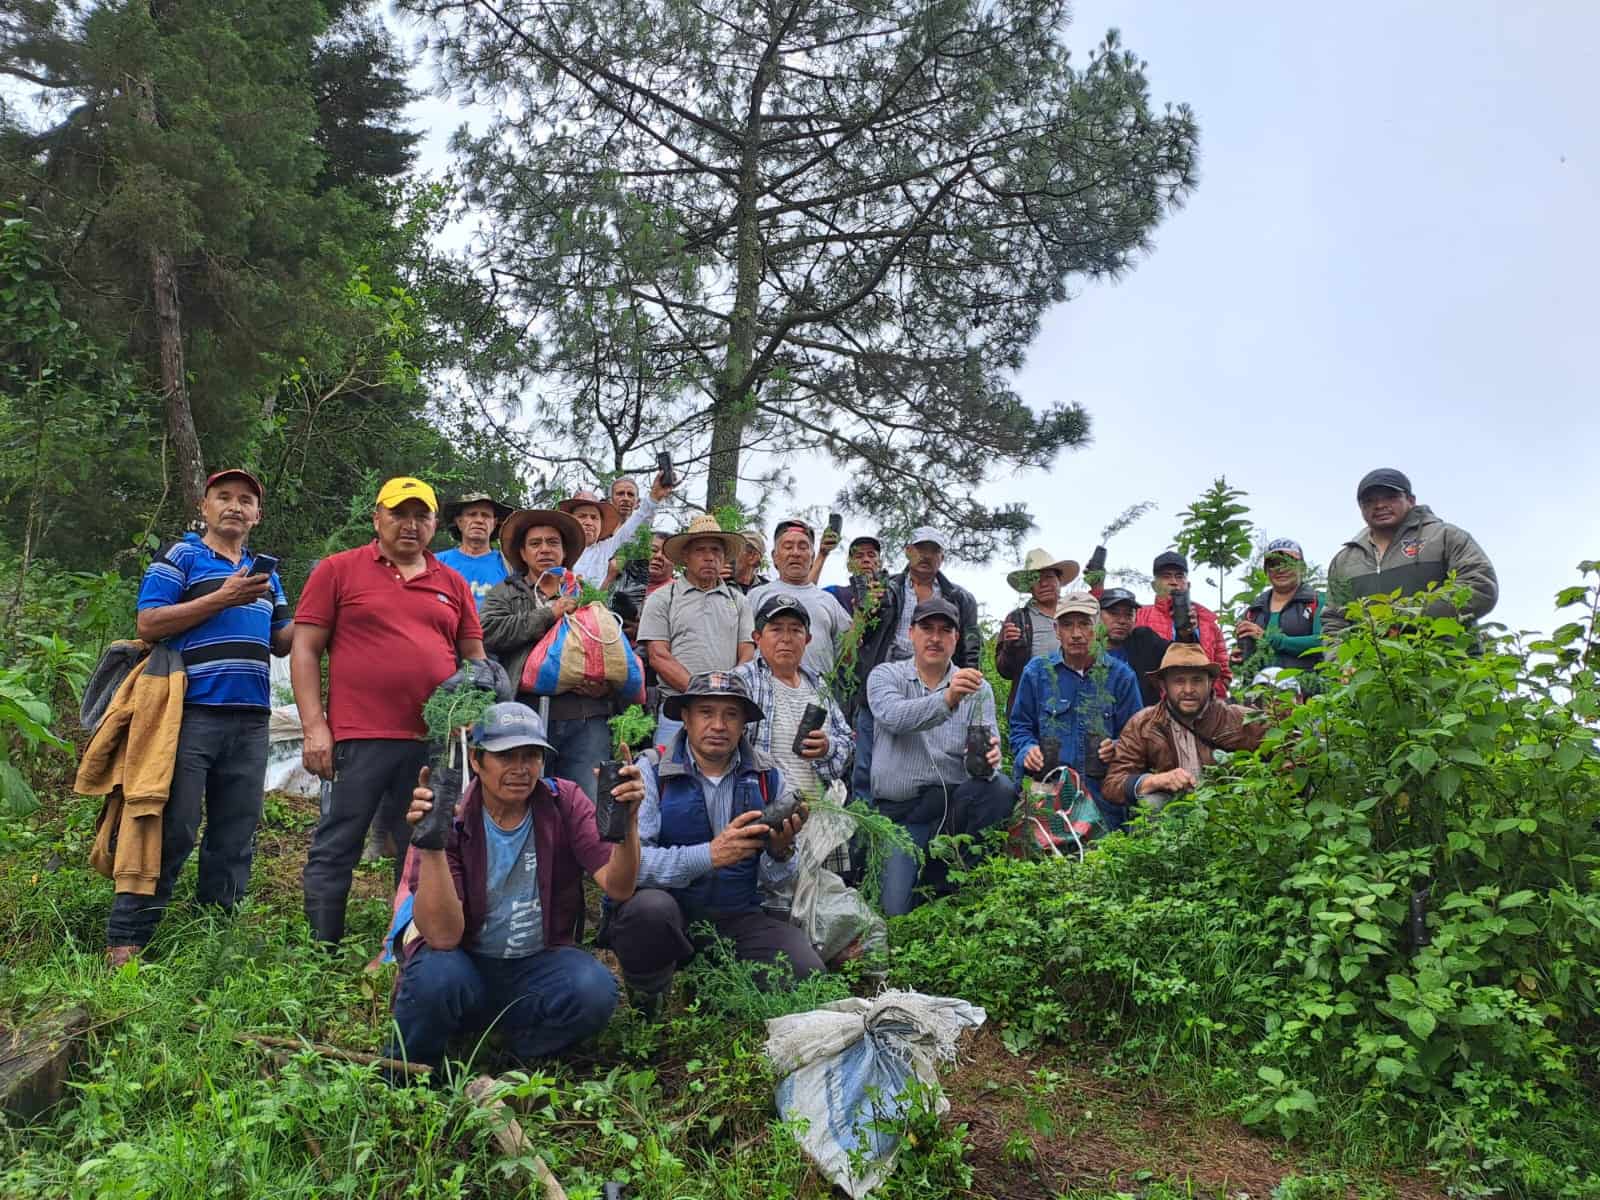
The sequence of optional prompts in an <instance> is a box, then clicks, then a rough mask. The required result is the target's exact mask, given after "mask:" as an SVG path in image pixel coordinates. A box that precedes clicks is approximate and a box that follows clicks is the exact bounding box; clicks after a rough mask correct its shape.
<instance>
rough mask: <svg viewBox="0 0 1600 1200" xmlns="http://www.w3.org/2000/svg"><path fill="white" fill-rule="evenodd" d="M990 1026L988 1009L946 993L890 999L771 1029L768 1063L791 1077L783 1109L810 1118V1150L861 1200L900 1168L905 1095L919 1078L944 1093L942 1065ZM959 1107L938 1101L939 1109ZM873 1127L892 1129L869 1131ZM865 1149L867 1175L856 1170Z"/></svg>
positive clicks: (777, 1021)
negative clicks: (967, 1037) (972, 1032)
mask: <svg viewBox="0 0 1600 1200" xmlns="http://www.w3.org/2000/svg"><path fill="white" fill-rule="evenodd" d="M986 1019H987V1014H986V1013H985V1012H984V1011H983V1009H981V1008H978V1007H976V1006H974V1005H971V1004H968V1003H967V1002H966V1001H965V1000H956V999H953V998H950V997H945V996H924V995H923V994H922V993H920V992H882V993H880V994H879V995H878V996H877V997H876V998H874V999H872V1000H863V999H860V998H859V997H853V998H851V999H849V1000H839V1001H836V1002H834V1003H833V1004H827V1005H824V1006H823V1007H822V1008H818V1009H813V1010H812V1011H811V1012H804V1013H796V1014H794V1015H792V1016H787V1017H776V1018H774V1019H773V1020H771V1021H768V1022H767V1045H766V1054H767V1059H768V1061H769V1062H771V1063H772V1065H773V1066H774V1067H775V1068H776V1069H777V1071H778V1073H779V1074H780V1075H782V1076H783V1080H782V1082H780V1083H779V1084H778V1094H777V1100H778V1112H779V1114H781V1115H782V1117H783V1119H784V1120H786V1121H788V1120H793V1119H795V1118H797V1117H803V1118H804V1119H805V1120H806V1123H807V1129H806V1133H805V1136H804V1137H803V1138H802V1139H801V1145H803V1146H804V1147H805V1151H806V1153H807V1154H809V1155H810V1156H811V1158H812V1160H813V1161H815V1162H816V1164H817V1166H818V1167H820V1168H821V1169H822V1172H823V1174H825V1175H826V1176H827V1177H828V1178H829V1179H831V1180H832V1181H833V1182H834V1183H835V1184H837V1185H838V1186H839V1187H840V1188H842V1189H843V1190H844V1191H845V1192H846V1193H847V1194H848V1195H850V1196H851V1197H852V1200H861V1197H863V1196H865V1195H867V1194H868V1193H869V1192H871V1191H872V1189H873V1188H875V1187H877V1186H878V1185H879V1184H880V1183H882V1182H883V1181H884V1180H885V1179H887V1178H888V1177H889V1173H890V1172H891V1171H892V1170H894V1156H895V1154H896V1152H897V1151H898V1150H899V1148H900V1137H899V1135H898V1134H896V1133H894V1132H893V1131H892V1127H893V1125H894V1124H896V1123H897V1122H898V1119H899V1118H900V1117H901V1116H902V1115H903V1114H904V1111H905V1104H904V1103H903V1102H902V1101H900V1100H898V1099H897V1097H899V1096H900V1095H901V1093H902V1092H904V1091H905V1088H906V1084H907V1083H908V1082H909V1081H910V1080H911V1079H913V1078H915V1079H918V1080H920V1081H921V1082H923V1083H925V1084H928V1085H931V1086H935V1087H937V1086H938V1073H937V1066H938V1064H939V1063H941V1062H949V1061H951V1060H953V1059H954V1058H955V1056H956V1042H957V1041H958V1040H959V1039H960V1037H961V1034H962V1033H963V1032H964V1031H965V1030H968V1029H976V1028H977V1027H978V1026H979V1025H982V1024H983V1022H984V1021H985V1020H986ZM949 1107H950V1102H949V1101H948V1100H946V1099H945V1098H944V1096H943V1095H940V1096H939V1100H938V1109H939V1111H940V1112H941V1113H943V1112H946V1111H948V1109H949ZM874 1122H880V1123H882V1124H884V1125H885V1126H887V1127H888V1128H885V1129H872V1128H869V1126H870V1125H872V1124H873V1123H874ZM853 1150H860V1152H861V1160H862V1163H863V1169H864V1174H862V1175H855V1174H853V1173H852V1172H851V1169H850V1154H851V1151H853Z"/></svg>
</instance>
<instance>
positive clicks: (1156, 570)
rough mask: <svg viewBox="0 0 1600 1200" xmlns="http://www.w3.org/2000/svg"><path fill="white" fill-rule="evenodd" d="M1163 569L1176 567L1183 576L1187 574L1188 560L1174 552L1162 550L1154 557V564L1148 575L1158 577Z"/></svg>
mask: <svg viewBox="0 0 1600 1200" xmlns="http://www.w3.org/2000/svg"><path fill="white" fill-rule="evenodd" d="M1163 567H1177V568H1178V570H1180V571H1182V572H1183V573H1184V574H1185V575H1187V574H1188V573H1189V560H1188V559H1187V558H1185V557H1184V556H1183V555H1181V554H1179V553H1178V552H1177V551H1176V550H1163V551H1162V552H1161V553H1160V554H1158V555H1156V564H1155V566H1153V567H1151V568H1150V574H1152V575H1159V574H1161V569H1162V568H1163Z"/></svg>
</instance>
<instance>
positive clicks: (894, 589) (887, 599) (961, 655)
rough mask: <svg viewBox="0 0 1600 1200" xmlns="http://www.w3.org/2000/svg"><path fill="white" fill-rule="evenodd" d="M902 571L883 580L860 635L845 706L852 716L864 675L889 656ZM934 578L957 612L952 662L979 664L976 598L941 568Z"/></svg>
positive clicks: (901, 595)
mask: <svg viewBox="0 0 1600 1200" xmlns="http://www.w3.org/2000/svg"><path fill="white" fill-rule="evenodd" d="M906 574H907V572H905V571H901V572H900V574H898V575H891V576H889V578H888V579H887V580H885V581H884V585H883V600H882V602H881V603H880V604H879V605H878V610H877V612H876V613H874V614H873V615H872V618H871V621H870V624H869V626H868V628H867V631H866V633H865V634H864V635H863V636H862V639H861V649H860V651H859V652H858V653H857V655H856V690H855V694H854V695H853V696H851V698H850V699H851V703H850V705H849V706H848V711H849V712H850V713H851V715H852V716H853V715H854V713H855V711H856V709H857V708H858V707H859V706H860V703H861V701H862V699H863V698H864V697H865V696H866V694H867V676H868V675H869V674H871V673H872V668H873V667H875V666H877V665H878V664H879V663H883V662H888V661H889V659H890V658H891V657H893V654H894V635H895V631H896V630H898V629H899V628H900V607H901V605H902V604H903V603H904V602H905V595H906ZM935 579H936V580H937V581H938V584H939V594H940V595H941V596H943V597H944V598H945V599H946V600H948V601H950V602H951V603H952V604H954V605H955V606H956V611H957V612H958V613H959V614H960V616H961V629H960V634H959V638H958V640H957V641H956V652H955V664H956V666H958V667H977V666H982V660H983V632H982V630H980V629H979V628H978V601H977V599H976V598H975V597H974V596H973V594H972V593H971V592H969V591H967V589H966V588H964V587H962V586H961V585H960V584H957V583H951V582H950V580H948V579H946V578H945V574H944V572H943V571H940V572H939V574H938V575H937V576H935ZM858 611H859V606H858Z"/></svg>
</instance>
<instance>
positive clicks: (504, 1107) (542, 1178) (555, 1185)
mask: <svg viewBox="0 0 1600 1200" xmlns="http://www.w3.org/2000/svg"><path fill="white" fill-rule="evenodd" d="M498 1086H499V1080H497V1079H495V1077H494V1076H493V1075H479V1076H478V1077H477V1078H476V1079H474V1080H473V1081H472V1082H471V1083H469V1084H467V1096H468V1098H469V1099H470V1100H472V1102H473V1103H474V1104H477V1105H478V1106H479V1107H481V1108H483V1109H485V1110H487V1112H488V1113H489V1123H490V1124H489V1127H490V1130H491V1131H492V1132H493V1134H494V1140H495V1144H496V1145H497V1146H499V1147H500V1153H502V1154H504V1155H505V1156H506V1157H507V1158H521V1157H523V1156H525V1155H528V1154H532V1153H533V1143H532V1142H531V1141H530V1140H529V1139H528V1135H527V1133H526V1132H525V1131H524V1130H523V1128H522V1125H521V1124H520V1123H519V1122H518V1121H517V1116H516V1114H515V1113H514V1112H512V1111H511V1106H510V1105H509V1104H507V1103H506V1102H505V1101H504V1100H502V1099H501V1098H500V1097H499V1096H497V1095H495V1088H497V1087H498ZM533 1176H534V1178H535V1179H536V1180H537V1181H538V1182H539V1184H540V1185H541V1186H542V1187H543V1188H544V1196H545V1200H567V1193H566V1189H565V1188H563V1187H562V1186H561V1181H560V1180H558V1179H557V1178H556V1177H555V1175H554V1174H553V1173H552V1172H551V1170H550V1168H549V1167H548V1166H546V1165H545V1161H544V1159H542V1158H540V1157H539V1156H538V1155H537V1154H534V1155H533Z"/></svg>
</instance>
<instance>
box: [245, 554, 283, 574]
mask: <svg viewBox="0 0 1600 1200" xmlns="http://www.w3.org/2000/svg"><path fill="white" fill-rule="evenodd" d="M277 569H278V560H277V559H276V558H274V557H273V556H272V555H270V554H258V555H256V560H255V562H253V563H251V564H250V574H252V575H271V574H272V573H273V572H274V571H276V570H277Z"/></svg>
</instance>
